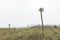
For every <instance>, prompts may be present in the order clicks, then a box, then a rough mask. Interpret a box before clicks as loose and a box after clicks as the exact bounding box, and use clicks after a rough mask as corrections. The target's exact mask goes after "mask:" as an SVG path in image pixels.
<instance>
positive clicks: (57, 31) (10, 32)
mask: <svg viewBox="0 0 60 40" xmlns="http://www.w3.org/2000/svg"><path fill="white" fill-rule="evenodd" d="M41 29H42V28H41V27H40V26H33V27H31V28H11V29H8V28H0V40H41V38H42V30H41ZM44 40H60V27H57V28H54V27H46V26H45V27H44Z"/></svg>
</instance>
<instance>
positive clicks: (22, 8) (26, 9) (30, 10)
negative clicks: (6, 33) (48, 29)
mask: <svg viewBox="0 0 60 40" xmlns="http://www.w3.org/2000/svg"><path fill="white" fill-rule="evenodd" d="M40 7H43V8H44V10H45V11H44V12H43V18H44V24H50V25H51V24H52V25H55V24H56V25H60V0H0V27H8V24H9V23H10V24H11V25H12V26H13V25H15V26H16V27H21V26H26V25H35V24H41V21H40V12H39V11H38V9H39V8H40Z"/></svg>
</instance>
